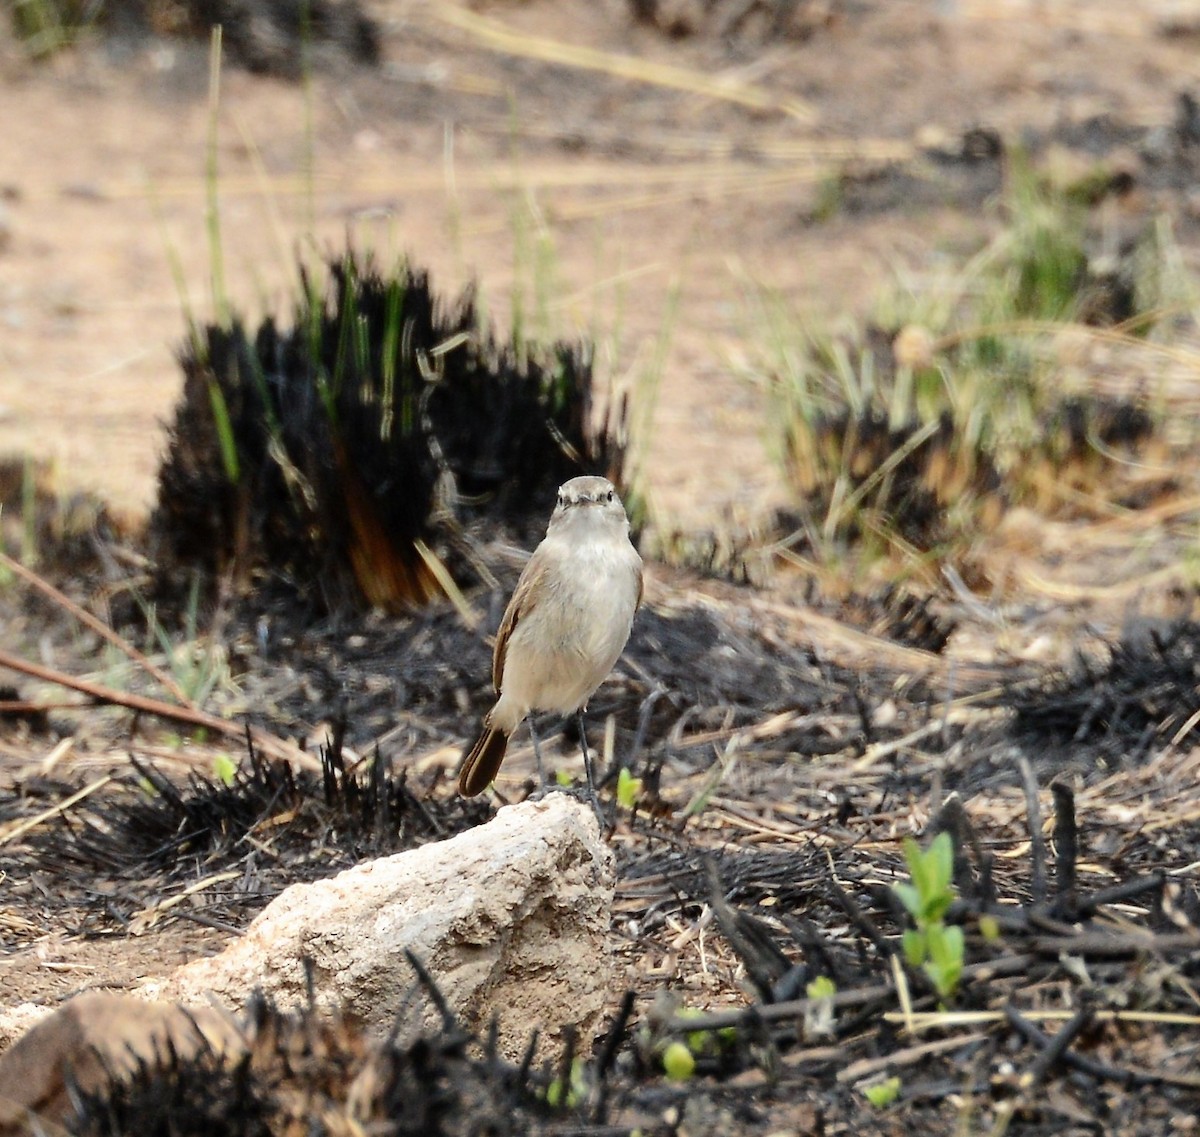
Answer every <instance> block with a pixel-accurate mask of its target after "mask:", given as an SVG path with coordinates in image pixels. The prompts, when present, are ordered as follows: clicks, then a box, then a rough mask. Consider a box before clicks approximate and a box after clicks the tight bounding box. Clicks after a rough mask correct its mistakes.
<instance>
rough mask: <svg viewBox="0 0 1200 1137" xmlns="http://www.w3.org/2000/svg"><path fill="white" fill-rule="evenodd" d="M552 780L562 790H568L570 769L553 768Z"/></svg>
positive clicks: (569, 786)
mask: <svg viewBox="0 0 1200 1137" xmlns="http://www.w3.org/2000/svg"><path fill="white" fill-rule="evenodd" d="M554 780H555V782H557V783H558V785H560V786H561V787H562V788H563V789H564V790H569V789H570V788H571V772H570V770H555V771H554Z"/></svg>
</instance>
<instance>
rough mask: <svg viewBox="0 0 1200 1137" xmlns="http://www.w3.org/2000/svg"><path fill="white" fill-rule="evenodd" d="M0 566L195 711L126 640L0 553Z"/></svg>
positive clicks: (162, 673)
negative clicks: (46, 598) (119, 652)
mask: <svg viewBox="0 0 1200 1137" xmlns="http://www.w3.org/2000/svg"><path fill="white" fill-rule="evenodd" d="M0 565H3V566H4V567H5V568H6V569H8V570H9V572H11V573H13V574H14V575H15V576H19V577H20V578H21V579H22V580H23V581H25V583H26V584H28V585H31V586H32V587H34V588H36V589H37V590H38V591H39V592H40V593H42V595H43V596H47V597H49V598H50V599H51V600H53V601H54V603H55V604H57V605H58V606H59V607H60V608H62V609H64V610H65V611H67V612H70V613H71V615H72V616H74V617H75V619H76V620H78V621H79V622H80V623H81V624H83V625H84V626H85V627H88V628H90V629H91V630H92V631H93V632H95V633H96V634H97V635H98V636H102V637H103V638H104V639H106V640H107V641H108V642H109V643H110V644H112V645H113V646H114V647H118V648H120V649H121V651H123V652H124V653H125V654H126V655H127V656H128V657H129V658H130V659H132V660H133V662H134V663H136V664H137V665H138V666H139V667H140V668H142V670H143V671H145V672H146V674H147V675H149V676H150V677H151V678H152V679H154V680H155V682H157V683H160V684H161V685H162V686H163V687H164V688H165V689H166V690H167V691H170V692H171V694H172V695H174V696H175V698H176V699H178V700H179V704H180V706H184V707H188V708H189V709H191V710H195V709H196V704H195V703H193V702H192V700H191V699H189V698H188V697H187V695H186V694H184V692H183V690H182V689H181V688H180V686H179V684H178V683H176V682H175V680H174V679H172V678H171V677H170V676H169V675H168V674H167V673H166V672H165V671H163V670H162V668H161V667H158V666H156V665H155V664H154V663H153V662H151V661H150V660H149V659H147V658H146V657H145V656H144V655H143V654H142V653H141V652H140V651H138V649H137V648H136V647H134V646H133V644H131V643H130V642H129V641H128V640H127V639H125V638H124V637H122V636H119V635H117V633H116V632H114V631H113V630H112V628H110V627H109V626H108V625H107V624H106V623H105V622H104V621H103V620H98V619H97V618H96V617H95V616H93V615H92V614H91V613H90V612H88V611H87V610H86V609H84V608H81V607H80V606H79V605H78V604H76V603H75V601H74V600H72V599H71V598H70V597H69V596H65V595H64V594H63V593H61V592H59V590H58V589H57V588H55V587H54V585H52V584H51V583H50V582H49V581H48V580H44V579H43V578H42V577H40V576H38V574H37V573H35V572H33V571H32V570H31V569H28V568H26V567H25V566H24V565H23V564H21V562H20V561H15V560H13V558H12V557H10V556H9V555H8V554H7V553H6V552H4V551H3V550H0Z"/></svg>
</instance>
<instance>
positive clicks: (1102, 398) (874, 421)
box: [776, 328, 1178, 550]
mask: <svg viewBox="0 0 1200 1137" xmlns="http://www.w3.org/2000/svg"><path fill="white" fill-rule="evenodd" d="M911 331H912V330H911V329H901V330H900V331H899V332H896V333H894V334H893V333H887V332H884V331H882V330H881V329H877V328H876V329H869V330H868V333H867V338H866V341H865V343H864V345H863V346H861V348H854V347H853V346H852V345H849V344H842V345H841V347H840V348H839V349H838V350H839V351H845V352H849V353H850V354H849V358H850V359H851V366H852V368H853V369H855V370H860V369H863V368H865V369H866V372H867V373H870V374H872V375H874V376H875V377H876V378H875V380H874V381H875V382H878V383H880V384H882V385H883V386H885V387H886V386H889V385H891V384H894V383H895V381H896V374H897V367H898V366H899V364H898V362H897V354H898V353H899V355H900V356H906V355H907V354H908V353H909V352H911V350H912V348H911V346H905V345H904V344H903V343H902V340H903V338H904V337H905V336H907V335H908V334H909V333H910V332H911ZM913 335H914V338H916V334H915V333H913ZM916 362H917V365H918V370H919V369H920V367H922V366H924V367H925V368H926V369H927V370H926V371H925V372H924V373H923V375H922V374H917V375H916V377H915V379H914V381H915V382H916V383H917V384H918V385H920V384H921V383H923V382H926V381H928V382H934V383H940V382H941V380H940V378H938V377H937V376H936V373H935V371H934V370H933V369H932V366H931V364H930V363H929V361H928V360H917V361H916ZM818 366H820V367H826V366H829V367H832V366H833V357H832V356H831V357H830V359H829V360H826V361H825V362H822V363H819V364H818ZM995 381H996V382H997V383H999V382H1001V380H1000V379H999V378H997V379H996V380H995ZM1013 397H1014V399H1018V400H1019V399H1023V398H1031V396H1029V395H1023V394H1020V393H1017V394H1014V396H1013ZM880 398H882V396H880ZM1029 413H1030V414H1031V415H1033V417H1034V424H1033V426H1032V428H1031V429H1030V430H1029V431H1028V432H1027V433H1028V438H1026V439H1024V440H1021V441H1018V440H1014V439H1012V438H1007V437H1002V436H996V437H992V436H989V435H987V434H980V433H976V432H973V429H972V428H970V427H968V425H967V424H966V423H964V422H960V421H958V418H956V417H955V416H954V415H952V413H951V412H950V411H949V410H943V411H942V412H941V413H940V414H939V415H938V416H937V417H936V418H935V419H930V420H921V419H918V418H916V417H911V418H908V419H906V420H904V421H903V422H900V423H897V422H896V421H895V418H894V415H892V414H891V413H889V412H887V411H885V410H884V409H883V408H882V406H881V405H879V399H878V398H874V397H872V398H869V399H868V402H867V405H866V406H864V407H863V408H862V409H861V410H855V409H853V408H851V407H850V406H843V407H840V408H836V409H830V410H827V411H821V412H818V413H815V414H813V415H811V416H809V417H804V416H801V415H795V416H794V417H793V419H792V421H791V422H790V423H789V427H788V430H787V433H786V436H785V457H784V461H785V470H786V473H787V476H788V478H789V482H790V484H791V486H792V489H793V490H794V492H795V494H796V496H797V498H798V501H799V503H801V509H802V516H803V518H805V519H807V520H806V523H805V524H806V527H807V528H809V529H810V530H811V531H812V532H813V535H814V539H816V535H817V533H818V532H824V533H825V534H826V535H831V534H836V535H838V536H839V537H841V538H842V539H844V540H847V541H864V540H865V541H868V542H875V543H878V542H880V541H881V540H883V541H892V540H895V539H899V541H900V542H901V543H902V544H904V545H907V546H911V547H913V548H915V549H918V550H931V549H938V548H943V547H948V546H953V545H954V544H955V543H956V542H959V541H961V539H962V537H963V533H964V530H967V531H969V532H970V533H971V534H978V533H987V532H990V531H992V530H993V529H995V527H996V525H997V524H998V523H999V522H1000V520H1001V518H1002V517H1003V516H1004V514H1005V513H1006V512H1007V511H1008V510H1009V509H1010V508H1011V507H1013V506H1015V505H1028V506H1030V507H1032V508H1034V509H1036V510H1037V511H1038V512H1039V513H1042V514H1044V515H1047V516H1056V517H1070V516H1077V515H1083V516H1088V515H1089V514H1090V512H1091V511H1092V510H1093V509H1094V503H1097V502H1103V503H1113V504H1116V505H1119V506H1121V507H1123V508H1140V507H1144V506H1147V505H1149V504H1151V503H1152V502H1154V501H1155V500H1158V499H1160V498H1161V497H1163V496H1165V495H1167V494H1170V493H1172V492H1174V491H1175V490H1177V489H1178V482H1177V479H1176V477H1175V476H1174V475H1173V474H1171V473H1170V472H1169V471H1170V470H1171V468H1172V459H1171V456H1170V455H1171V448H1170V446H1169V444H1168V443H1167V441H1166V439H1165V437H1164V434H1163V430H1162V423H1161V422H1159V421H1158V420H1157V419H1156V418H1155V416H1153V415H1152V414H1151V413H1150V411H1149V410H1148V409H1147V406H1146V403H1145V401H1144V400H1143V399H1141V398H1138V397H1129V398H1116V397H1112V396H1106V395H1103V394H1095V393H1093V394H1087V395H1075V396H1071V397H1068V398H1063V399H1059V400H1054V401H1051V402H1050V403H1048V404H1047V405H1046V406H1045V407H1044V408H1042V409H1037V408H1036V407H1034V406H1033V404H1032V402H1031V405H1030V408H1029ZM1164 471H1168V472H1164ZM968 518H969V519H970V520H969V523H968V521H967V519H968ZM781 527H786V518H783V517H781V518H779V519H777V522H776V528H777V529H779V528H781Z"/></svg>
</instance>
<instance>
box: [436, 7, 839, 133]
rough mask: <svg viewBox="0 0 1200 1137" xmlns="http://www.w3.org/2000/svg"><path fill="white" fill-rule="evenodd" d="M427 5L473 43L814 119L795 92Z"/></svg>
mask: <svg viewBox="0 0 1200 1137" xmlns="http://www.w3.org/2000/svg"><path fill="white" fill-rule="evenodd" d="M432 11H433V13H434V14H435V15H436V16H437V18H438V19H440V20H442V21H443V22H444V23H447V24H450V25H451V26H452V27H456V28H459V29H460V30H462V31H464V32H466V33H467V34H468V35H470V36H471V37H472V38H474V39H475V40H476V41H477V42H478V43H481V44H483V45H484V46H486V47H489V48H491V49H492V50H494V51H501V52H504V53H505V54H508V55H518V56H523V57H524V58H526V59H538V60H541V61H543V62H545V63H557V64H559V65H560V66H563V67H577V68H580V69H582V70H586V71H599V72H602V73H603V74H605V75H612V76H614V77H616V78H618V79H632V80H635V81H636V82H639V83H649V84H652V85H654V86H657V87H667V88H670V89H671V90H675V91H685V92H687V93H688V94H692V95H702V96H705V97H707V98H710V99H722V100H725V101H726V102H732V103H738V104H740V105H742V106H747V107H755V108H757V109H759V110H780V111H783V112H784V113H786V114H788V115H790V116H791V117H792V118H796V119H799V120H800V121H801V122H809V123H811V122H816V120H817V112H816V111H815V110H814V109H813V107H811V106H810V105H809V104H807V103H805V102H802V101H801V100H799V99H795V98H791V99H780V98H778V97H777V96H775V95H773V94H771V93H770V92H769V91H765V90H763V89H762V88H761V87H755V86H752V85H751V84H748V83H729V82H721V81H720V80H713V79H710V78H709V77H708V76H707V75H703V74H701V73H699V72H697V71H692V70H689V69H688V68H686V67H672V66H670V65H668V64H662V63H650V62H647V61H646V60H644V59H637V58H635V57H633V56H629V55H614V54H612V53H611V52H607V51H599V50H597V49H595V48H590V47H581V46H579V45H577V44H569V43H561V42H560V41H558V40H551V39H545V38H543V37H541V36H531V35H529V34H528V33H527V32H515V31H511V30H510V29H508V28H506V27H504V26H503V25H502V24H500V23H497V22H496V21H495V20H489V19H487V18H486V17H484V16H477V15H476V14H475V13H473V12H468V11H466V10H465V9H463V8H460V7H459V6H458V5H457V4H436V5H434V7H433V9H432Z"/></svg>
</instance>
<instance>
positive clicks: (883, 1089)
mask: <svg viewBox="0 0 1200 1137" xmlns="http://www.w3.org/2000/svg"><path fill="white" fill-rule="evenodd" d="M862 1092H863V1094H864V1095H865V1096H866V1099H867V1101H869V1102H870V1103H871V1104H872V1105H873V1106H874V1107H875V1108H876V1109H886V1108H887V1107H888V1106H889V1105H891V1104H892V1102H894V1101H895V1100H896V1098H898V1097H899V1096H900V1079H899V1078H897V1077H891V1078H887V1079H886V1080H885V1081H882V1082H875V1083H873V1084H872V1085H869V1086H863V1088H862Z"/></svg>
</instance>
